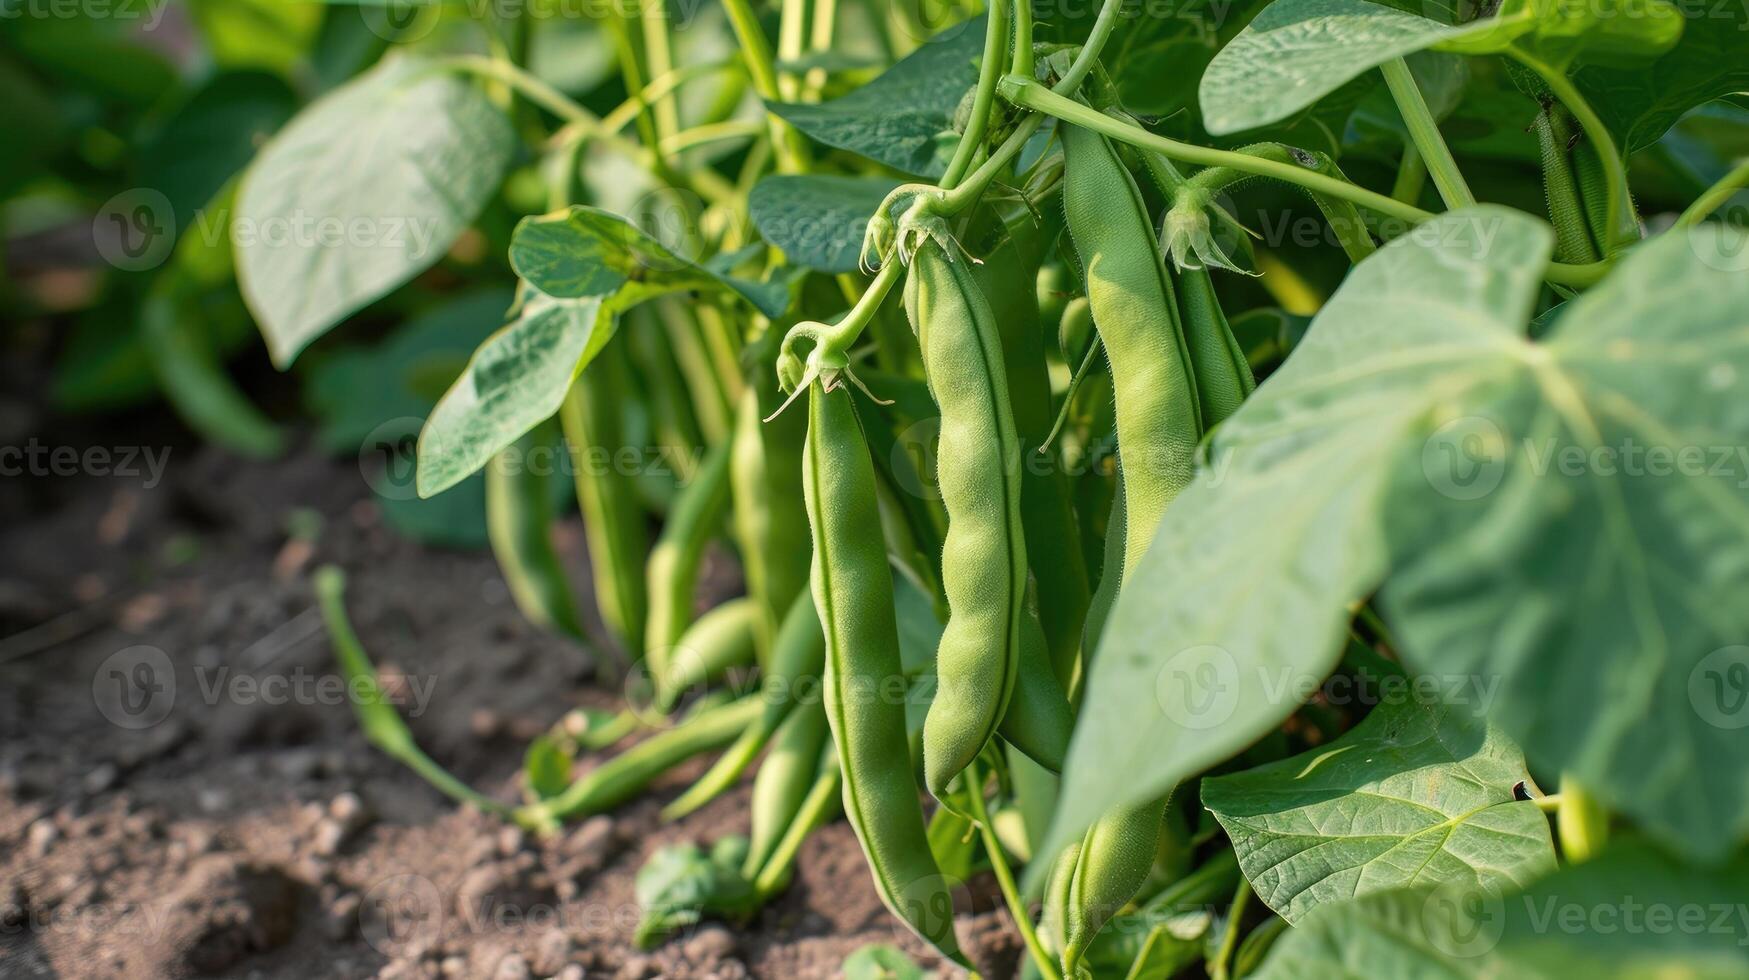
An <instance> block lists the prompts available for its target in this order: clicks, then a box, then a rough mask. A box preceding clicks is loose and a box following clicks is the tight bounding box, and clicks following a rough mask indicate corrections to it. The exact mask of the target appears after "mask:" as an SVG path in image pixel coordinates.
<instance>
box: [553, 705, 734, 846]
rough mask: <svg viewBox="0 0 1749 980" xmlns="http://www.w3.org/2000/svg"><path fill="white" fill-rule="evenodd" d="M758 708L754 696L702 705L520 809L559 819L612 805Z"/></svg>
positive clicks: (726, 734)
mask: <svg viewBox="0 0 1749 980" xmlns="http://www.w3.org/2000/svg"><path fill="white" fill-rule="evenodd" d="M759 710H760V704H759V699H758V698H742V699H740V700H739V701H732V702H729V703H728V704H718V705H713V706H710V707H705V708H701V709H700V710H698V711H695V712H694V713H693V714H691V715H690V716H688V717H687V718H686V719H685V720H684V721H682V722H681V723H680V724H678V725H676V726H675V727H673V728H670V729H668V730H667V731H662V732H657V733H656V734H654V735H651V736H650V737H649V738H646V739H644V740H643V741H642V742H639V743H638V744H636V745H634V746H632V747H631V748H629V749H626V750H625V751H624V752H621V753H620V754H619V755H616V756H614V757H613V758H611V759H609V760H607V761H606V762H603V763H602V764H601V765H599V766H596V767H595V768H594V769H591V770H590V771H589V772H587V773H585V774H584V775H583V776H582V777H581V778H579V779H578V780H577V781H576V782H574V783H572V784H571V785H570V786H569V787H567V788H566V789H565V791H564V792H563V793H560V794H559V795H558V796H555V797H553V798H552V799H549V800H542V801H541V802H540V803H537V804H532V805H531V806H529V807H524V808H523V811H529V812H531V813H534V814H536V815H537V816H538V817H540V818H550V819H554V820H563V819H566V818H570V817H581V816H588V815H590V814H594V813H601V812H603V811H606V810H611V809H613V808H614V807H616V806H619V805H620V804H621V803H624V802H625V801H627V800H629V799H631V798H632V797H635V796H637V795H638V794H639V793H642V792H643V791H644V788H645V787H646V786H649V785H650V783H651V782H652V781H654V780H655V779H656V777H658V776H660V775H662V774H663V773H665V772H667V771H668V770H670V769H672V768H674V767H675V766H677V765H680V764H681V763H682V762H685V761H686V760H688V759H690V758H692V757H693V756H695V755H698V754H700V753H703V752H709V751H710V750H712V749H715V748H720V747H721V746H723V745H726V744H728V743H729V741H730V740H732V739H734V738H735V736H736V735H738V734H740V733H741V732H742V731H743V730H744V729H746V727H747V725H748V723H750V722H751V721H752V720H753V719H754V718H755V717H757V716H758V714H759ZM519 812H522V811H519Z"/></svg>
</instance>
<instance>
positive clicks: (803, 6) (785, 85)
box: [772, 0, 808, 102]
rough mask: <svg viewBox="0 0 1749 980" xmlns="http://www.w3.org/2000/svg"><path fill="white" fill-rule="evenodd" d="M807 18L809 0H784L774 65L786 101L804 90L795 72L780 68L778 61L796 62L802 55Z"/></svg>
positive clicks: (778, 84)
mask: <svg viewBox="0 0 1749 980" xmlns="http://www.w3.org/2000/svg"><path fill="white" fill-rule="evenodd" d="M807 18H808V0H783V9H782V12H781V13H780V14H779V15H778V21H777V62H776V63H774V64H773V65H772V67H773V68H774V69H776V70H777V90H778V92H779V93H781V94H782V95H783V99H784V101H785V102H794V101H796V99H797V97H798V96H800V95H801V91H802V90H801V85H800V84H799V81H798V79H797V78H796V76H795V72H794V71H793V70H792V69H788V68H778V63H782V62H794V61H795V60H796V59H797V58H800V57H801V56H802V38H803V37H804V36H805V35H806V33H807V31H806V28H807Z"/></svg>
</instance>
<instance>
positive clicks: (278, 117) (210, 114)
mask: <svg viewBox="0 0 1749 980" xmlns="http://www.w3.org/2000/svg"><path fill="white" fill-rule="evenodd" d="M297 108H298V98H297V95H296V93H294V92H293V91H292V90H291V88H290V86H288V85H286V83H285V81H284V80H282V79H280V78H279V77H278V76H276V75H269V74H267V73H266V72H259V71H236V72H220V73H218V74H216V75H214V76H213V77H212V78H211V79H209V80H208V81H207V82H206V83H205V84H203V85H202V86H201V87H200V88H198V89H196V90H195V91H194V92H193V94H191V95H190V96H188V98H187V100H186V101H185V102H183V103H182V105H181V106H179V107H178V108H177V109H176V111H175V113H174V114H172V115H171V116H170V118H169V119H167V120H166V121H165V122H164V123H163V124H162V125H161V126H159V127H157V128H156V129H154V130H153V131H152V132H151V133H150V134H149V135H148V136H146V137H145V138H144V139H142V140H141V141H140V146H139V176H140V181H141V183H142V184H144V185H145V186H147V187H153V188H156V189H158V190H159V191H161V192H163V194H164V196H165V197H167V198H169V200H170V206H171V208H172V209H173V210H174V213H175V215H176V221H177V224H178V225H179V226H181V227H182V228H183V229H184V231H185V233H186V231H187V230H188V229H190V228H192V227H194V211H195V209H196V208H201V207H205V206H206V204H207V202H209V201H211V200H212V199H213V198H214V197H215V196H216V195H217V194H218V193H219V191H220V190H221V189H222V188H223V187H224V186H225V184H226V182H228V181H229V180H230V179H231V178H232V177H234V176H236V174H237V172H238V171H240V170H242V169H243V168H244V167H245V166H247V165H248V163H249V161H250V160H251V159H252V158H253V157H254V156H255V150H256V148H257V147H259V146H260V145H261V144H262V142H263V141H265V140H266V139H267V138H268V137H269V136H271V135H273V133H274V132H275V131H276V130H278V129H279V127H280V126H282V125H284V124H285V121H286V120H288V119H290V118H291V117H292V114H293V113H295V112H296V111H297Z"/></svg>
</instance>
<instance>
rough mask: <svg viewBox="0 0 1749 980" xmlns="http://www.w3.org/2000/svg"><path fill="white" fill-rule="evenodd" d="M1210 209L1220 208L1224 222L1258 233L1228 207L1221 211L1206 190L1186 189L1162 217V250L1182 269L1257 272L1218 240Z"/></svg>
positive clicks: (1248, 273) (1247, 231)
mask: <svg viewBox="0 0 1749 980" xmlns="http://www.w3.org/2000/svg"><path fill="white" fill-rule="evenodd" d="M1210 209H1215V210H1216V211H1218V213H1219V215H1220V217H1221V218H1222V219H1223V223H1224V224H1227V225H1229V226H1231V227H1234V228H1237V229H1239V230H1241V231H1244V232H1245V233H1246V234H1255V233H1254V232H1251V231H1250V230H1249V229H1247V228H1245V226H1244V225H1241V224H1239V222H1238V221H1237V220H1236V219H1234V218H1232V217H1231V216H1230V215H1228V214H1227V213H1226V212H1225V211H1220V210H1219V209H1218V207H1217V206H1216V205H1215V203H1214V200H1213V198H1212V197H1211V196H1210V195H1209V194H1208V192H1207V191H1202V190H1196V189H1186V190H1184V191H1181V192H1180V193H1179V194H1178V196H1177V198H1176V199H1175V200H1174V201H1173V202H1172V207H1171V208H1169V209H1168V210H1167V211H1166V217H1165V218H1164V219H1163V220H1162V221H1161V225H1160V248H1161V250H1162V251H1164V252H1165V253H1166V254H1168V255H1170V256H1172V264H1173V265H1174V266H1175V267H1177V268H1178V269H1180V270H1184V269H1206V268H1216V269H1226V270H1228V271H1230V272H1237V273H1240V274H1241V275H1258V273H1255V272H1252V271H1251V270H1249V269H1246V268H1244V267H1242V266H1240V265H1239V264H1238V263H1237V262H1235V261H1233V259H1232V257H1231V256H1229V255H1228V254H1227V252H1226V250H1224V249H1223V248H1221V245H1220V243H1219V242H1217V241H1215V238H1214V234H1213V232H1212V231H1211V229H1210V226H1209V211H1210Z"/></svg>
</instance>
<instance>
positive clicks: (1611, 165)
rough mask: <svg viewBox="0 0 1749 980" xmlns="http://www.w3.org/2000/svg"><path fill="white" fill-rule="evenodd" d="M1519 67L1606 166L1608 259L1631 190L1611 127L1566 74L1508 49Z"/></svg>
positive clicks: (1605, 250) (1603, 244) (1605, 248)
mask: <svg viewBox="0 0 1749 980" xmlns="http://www.w3.org/2000/svg"><path fill="white" fill-rule="evenodd" d="M1508 53H1510V54H1511V55H1512V56H1513V57H1514V58H1517V59H1518V61H1519V63H1520V64H1522V65H1524V66H1525V67H1526V68H1529V69H1530V70H1531V71H1534V72H1536V73H1537V75H1539V76H1541V78H1542V80H1543V83H1544V84H1546V85H1547V86H1548V87H1549V91H1550V92H1553V93H1554V95H1555V98H1557V99H1560V100H1561V104H1562V105H1564V106H1566V107H1567V111H1568V112H1571V113H1572V114H1573V118H1574V119H1576V120H1578V122H1579V128H1580V129H1583V130H1584V131H1585V137H1586V139H1589V140H1590V141H1591V145H1592V147H1593V148H1595V149H1596V150H1597V156H1598V159H1599V160H1600V161H1601V162H1602V163H1603V174H1604V178H1605V179H1606V180H1607V181H1608V184H1609V186H1608V188H1607V189H1606V190H1605V192H1604V211H1603V215H1604V217H1603V227H1604V229H1605V231H1606V233H1607V234H1608V235H1609V240H1608V241H1604V242H1600V243H1599V245H1600V247H1601V248H1602V251H1603V254H1604V257H1605V258H1608V256H1609V253H1610V252H1611V251H1613V250H1614V245H1615V236H1616V234H1617V232H1618V230H1619V229H1620V228H1621V217H1622V207H1623V198H1624V197H1625V196H1626V195H1627V190H1628V173H1627V168H1626V167H1625V166H1623V165H1622V162H1621V154H1620V153H1619V152H1617V150H1616V148H1615V137H1613V136H1611V135H1609V127H1608V126H1605V125H1604V124H1603V120H1602V119H1600V118H1598V116H1597V113H1596V112H1594V111H1593V110H1592V108H1591V103H1589V102H1586V101H1585V96H1583V95H1581V94H1580V93H1579V89H1578V87H1577V86H1575V85H1574V84H1573V81H1572V79H1570V78H1568V77H1567V76H1566V73H1564V72H1562V71H1560V70H1558V69H1556V68H1554V67H1552V66H1550V65H1548V64H1545V63H1543V62H1542V61H1539V60H1538V59H1536V58H1534V57H1532V56H1531V55H1528V54H1525V53H1524V52H1523V51H1520V50H1519V49H1517V48H1510V49H1508Z"/></svg>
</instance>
